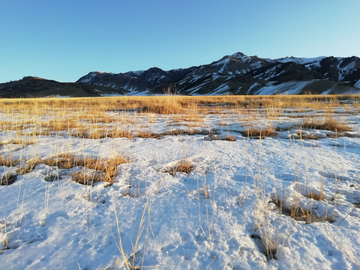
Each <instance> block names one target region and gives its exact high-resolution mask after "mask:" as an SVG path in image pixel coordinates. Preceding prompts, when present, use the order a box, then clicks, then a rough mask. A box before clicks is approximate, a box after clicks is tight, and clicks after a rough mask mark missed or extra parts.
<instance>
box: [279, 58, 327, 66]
mask: <svg viewBox="0 0 360 270" xmlns="http://www.w3.org/2000/svg"><path fill="white" fill-rule="evenodd" d="M324 58H326V57H325V56H319V57H313V58H301V57H293V56H291V57H283V58H278V59H275V60H276V61H278V62H281V63H288V62H294V63H297V64H300V65H304V64H313V65H317V66H319V67H320V61H321V60H323V59H324Z"/></svg>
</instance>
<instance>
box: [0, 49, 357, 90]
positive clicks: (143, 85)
mask: <svg viewBox="0 0 360 270" xmlns="http://www.w3.org/2000/svg"><path fill="white" fill-rule="evenodd" d="M170 93H171V94H181V95H224V94H237V95H273V94H306V93H312V94H359V93H360V58H359V57H356V56H352V57H333V56H331V57H324V56H323V57H316V58H297V57H284V58H278V59H269V58H259V57H257V56H247V55H245V54H243V53H240V52H238V53H235V54H232V55H226V56H224V57H222V58H221V59H219V60H217V61H214V62H212V63H210V64H207V65H201V66H193V67H189V68H184V69H173V70H168V71H165V70H162V69H160V68H157V67H153V68H150V69H148V70H143V71H129V72H126V73H118V74H115V73H110V72H103V71H102V72H100V71H93V72H90V73H88V74H87V75H85V76H83V77H81V78H80V79H79V80H77V81H76V82H75V83H59V82H56V81H50V80H44V79H40V78H36V77H25V78H23V79H22V80H19V81H16V82H10V83H5V84H0V97H1V96H2V97H19V96H44V95H61V96H109V95H155V94H170Z"/></svg>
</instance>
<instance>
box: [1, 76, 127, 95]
mask: <svg viewBox="0 0 360 270" xmlns="http://www.w3.org/2000/svg"><path fill="white" fill-rule="evenodd" d="M119 94H124V92H123V91H121V90H119V89H116V90H115V89H111V88H107V87H103V86H101V85H91V84H85V83H60V82H57V81H53V80H45V79H42V78H38V77H24V78H23V79H21V80H19V81H13V82H8V83H1V84H0V97H1V98H20V97H45V96H72V97H98V96H103V95H119Z"/></svg>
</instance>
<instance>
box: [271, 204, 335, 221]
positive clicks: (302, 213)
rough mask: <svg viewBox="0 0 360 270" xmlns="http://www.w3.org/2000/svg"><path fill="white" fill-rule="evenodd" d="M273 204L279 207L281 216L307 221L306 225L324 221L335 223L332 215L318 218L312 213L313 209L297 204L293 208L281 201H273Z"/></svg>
mask: <svg viewBox="0 0 360 270" xmlns="http://www.w3.org/2000/svg"><path fill="white" fill-rule="evenodd" d="M308 198H309V197H308ZM314 199H315V197H314ZM318 199H319V198H318ZM272 203H274V204H275V205H276V206H277V207H278V209H279V213H280V214H284V215H286V216H290V217H291V218H293V219H294V220H296V221H305V224H310V223H313V222H323V221H327V222H329V223H333V222H335V220H334V218H333V217H332V216H331V215H329V216H318V215H316V214H315V213H314V212H313V211H312V209H310V208H309V209H306V208H303V207H301V206H300V205H298V204H295V205H294V206H293V207H285V206H284V203H283V202H282V201H279V200H272Z"/></svg>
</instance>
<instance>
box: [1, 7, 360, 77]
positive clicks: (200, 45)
mask: <svg viewBox="0 0 360 270" xmlns="http://www.w3.org/2000/svg"><path fill="white" fill-rule="evenodd" d="M359 14H360V1H359V0H322V1H321V0H301V1H290V0H221V1H220V0H217V1H214V0H202V1H200V0H0V82H6V81H10V80H18V79H21V78H22V77H24V76H38V77H42V78H46V79H53V80H57V81H63V82H65V81H76V80H77V79H79V78H80V77H81V76H83V75H85V74H87V73H88V72H90V71H96V70H99V71H109V72H114V73H119V72H126V71H130V70H143V69H148V68H150V67H154V66H156V67H160V68H162V69H164V70H169V69H174V68H185V67H189V66H194V65H202V64H207V63H210V62H212V61H215V60H217V59H220V58H221V57H223V56H224V55H228V54H233V53H235V52H238V51H240V52H243V53H245V54H246V55H249V56H252V55H258V56H259V57H268V58H279V57H284V56H298V57H315V56H353V55H356V56H360V32H359V29H360V15H359Z"/></svg>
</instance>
